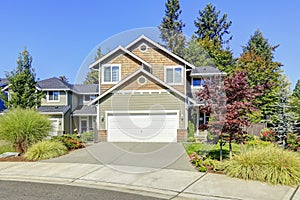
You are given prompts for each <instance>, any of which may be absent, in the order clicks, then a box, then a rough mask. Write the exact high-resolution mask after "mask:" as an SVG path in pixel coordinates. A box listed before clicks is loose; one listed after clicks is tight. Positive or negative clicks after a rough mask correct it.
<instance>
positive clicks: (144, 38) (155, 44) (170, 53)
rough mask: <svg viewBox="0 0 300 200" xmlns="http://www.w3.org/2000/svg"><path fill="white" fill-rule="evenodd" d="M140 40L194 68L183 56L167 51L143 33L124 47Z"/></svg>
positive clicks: (128, 47) (127, 47) (128, 46)
mask: <svg viewBox="0 0 300 200" xmlns="http://www.w3.org/2000/svg"><path fill="white" fill-rule="evenodd" d="M141 40H145V41H147V42H148V43H150V44H152V45H153V46H155V47H157V48H158V49H160V50H162V51H164V52H165V53H167V54H169V55H170V56H172V57H173V58H175V59H176V60H178V61H180V62H181V63H183V64H185V65H186V66H189V67H190V68H192V69H194V68H195V66H194V65H192V64H191V63H189V62H187V61H186V60H184V59H183V58H181V57H179V56H177V55H176V54H174V53H172V52H171V51H169V50H168V49H166V48H165V47H163V46H161V45H160V44H158V43H156V42H154V41H153V40H151V39H149V38H148V37H146V36H145V35H141V36H140V37H139V38H137V39H136V40H134V41H133V42H131V43H130V44H128V45H127V46H126V47H125V48H126V49H128V50H129V49H130V47H132V46H133V45H134V44H136V43H137V42H139V41H141Z"/></svg>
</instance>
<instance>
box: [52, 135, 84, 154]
mask: <svg viewBox="0 0 300 200" xmlns="http://www.w3.org/2000/svg"><path fill="white" fill-rule="evenodd" d="M51 140H52V141H59V142H62V143H63V144H64V145H65V146H66V147H67V148H68V150H73V149H79V148H82V147H84V145H83V142H82V141H81V140H80V139H79V138H78V137H77V136H76V135H74V134H65V135H60V136H54V137H53V138H52V139H51Z"/></svg>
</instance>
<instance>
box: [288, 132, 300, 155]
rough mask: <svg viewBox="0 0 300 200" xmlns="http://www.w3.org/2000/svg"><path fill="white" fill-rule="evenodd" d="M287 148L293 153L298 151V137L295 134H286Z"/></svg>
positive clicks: (299, 149) (299, 143)
mask: <svg viewBox="0 0 300 200" xmlns="http://www.w3.org/2000/svg"><path fill="white" fill-rule="evenodd" d="M286 143H287V148H288V149H290V150H293V151H300V137H299V136H298V135H297V134H295V133H288V134H287V136H286Z"/></svg>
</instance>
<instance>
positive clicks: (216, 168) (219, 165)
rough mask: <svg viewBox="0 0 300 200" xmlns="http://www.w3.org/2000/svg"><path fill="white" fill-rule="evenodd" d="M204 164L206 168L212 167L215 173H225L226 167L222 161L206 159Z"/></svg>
mask: <svg viewBox="0 0 300 200" xmlns="http://www.w3.org/2000/svg"><path fill="white" fill-rule="evenodd" d="M203 164H204V165H205V166H209V167H211V168H212V170H214V171H223V170H224V167H223V164H222V162H220V161H218V160H215V159H211V158H206V159H205V160H204V161H203Z"/></svg>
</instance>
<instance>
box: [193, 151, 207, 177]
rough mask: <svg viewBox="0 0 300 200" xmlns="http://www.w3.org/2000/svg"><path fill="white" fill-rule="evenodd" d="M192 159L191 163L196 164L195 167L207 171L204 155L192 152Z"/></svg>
mask: <svg viewBox="0 0 300 200" xmlns="http://www.w3.org/2000/svg"><path fill="white" fill-rule="evenodd" d="M190 160H191V163H192V164H194V165H195V167H196V168H197V169H198V170H199V171H200V172H206V171H207V168H206V166H205V165H204V163H203V162H204V157H203V156H200V155H199V154H197V153H196V152H194V153H192V154H191V155H190Z"/></svg>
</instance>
